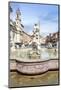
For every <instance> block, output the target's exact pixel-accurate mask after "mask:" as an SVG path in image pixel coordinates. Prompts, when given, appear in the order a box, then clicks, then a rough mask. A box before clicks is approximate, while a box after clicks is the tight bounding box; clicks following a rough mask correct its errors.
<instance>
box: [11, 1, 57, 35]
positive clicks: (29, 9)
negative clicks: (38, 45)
mask: <svg viewBox="0 0 61 90" xmlns="http://www.w3.org/2000/svg"><path fill="white" fill-rule="evenodd" d="M10 6H11V8H12V10H13V12H12V13H11V15H10V17H11V19H12V20H13V21H15V18H16V10H17V9H18V8H19V9H20V12H21V20H22V21H21V22H22V24H23V25H24V31H25V32H27V33H29V34H31V33H32V31H33V27H34V24H35V23H38V22H40V33H41V34H49V33H54V32H57V31H58V5H46V4H29V3H14V2H11V3H10Z"/></svg>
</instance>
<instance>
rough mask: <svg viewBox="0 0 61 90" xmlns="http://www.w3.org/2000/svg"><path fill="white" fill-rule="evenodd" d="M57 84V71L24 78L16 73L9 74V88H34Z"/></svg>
mask: <svg viewBox="0 0 61 90" xmlns="http://www.w3.org/2000/svg"><path fill="white" fill-rule="evenodd" d="M51 84H53V85H54V84H58V71H49V72H47V73H45V74H42V75H36V76H26V75H21V74H19V73H17V72H10V86H11V87H20V86H36V85H51Z"/></svg>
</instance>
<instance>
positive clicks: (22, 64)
mask: <svg viewBox="0 0 61 90" xmlns="http://www.w3.org/2000/svg"><path fill="white" fill-rule="evenodd" d="M19 52H20V51H19ZM22 53H23V49H22V52H20V53H18V52H17V53H16V55H17V54H18V56H14V55H15V54H14V55H13V54H12V55H13V56H14V57H12V56H11V58H10V70H16V71H18V72H20V73H22V74H28V75H33V74H35V75H36V74H42V73H45V72H47V71H49V70H56V69H59V67H58V61H59V59H58V53H55V52H54V50H48V51H47V49H43V50H42V53H41V55H40V56H41V58H36V59H34V56H32V58H33V59H32V58H30V59H29V58H28V57H27V56H28V54H27V53H23V54H22ZM19 54H20V55H19ZM21 55H22V56H21ZM23 57H24V58H23Z"/></svg>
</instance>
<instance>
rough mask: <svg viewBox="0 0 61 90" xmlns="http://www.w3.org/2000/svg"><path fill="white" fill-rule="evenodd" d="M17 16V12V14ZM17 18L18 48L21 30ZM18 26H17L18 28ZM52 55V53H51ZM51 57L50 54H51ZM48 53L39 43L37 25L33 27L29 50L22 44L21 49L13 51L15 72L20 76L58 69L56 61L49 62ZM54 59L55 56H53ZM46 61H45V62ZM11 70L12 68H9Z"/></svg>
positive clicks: (38, 28) (38, 27)
mask: <svg viewBox="0 0 61 90" xmlns="http://www.w3.org/2000/svg"><path fill="white" fill-rule="evenodd" d="M17 14H19V11H18V12H17ZM20 21H21V20H20V19H19V16H18V15H17V18H16V26H17V34H16V42H17V44H18V46H19V44H20V42H21V41H20V40H21V37H20V31H21V32H22V29H21V28H20V24H19V23H21V22H20ZM18 25H19V26H18ZM28 44H29V43H28ZM13 45H14V44H13ZM29 46H30V45H29ZM52 53H53V52H52ZM10 55H12V56H11V59H12V57H13V54H12V53H11V54H10ZM51 55H52V54H51ZM51 55H50V53H49V52H48V50H47V48H41V43H40V26H39V24H35V25H34V30H33V35H32V40H31V48H30V47H28V48H27V47H26V46H25V44H24V43H23V45H22V47H21V48H20V47H18V48H17V49H16V50H15V51H14V56H15V57H14V58H13V59H15V63H16V66H15V70H17V71H18V72H20V73H22V74H31V75H33V74H40V73H44V72H46V71H48V70H49V69H52V68H53V69H56V68H58V62H57V60H56V59H55V60H49V59H51V58H50V56H51ZM55 57H56V55H55ZM46 59H47V60H46ZM11 69H12V67H11Z"/></svg>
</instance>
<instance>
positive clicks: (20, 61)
mask: <svg viewBox="0 0 61 90" xmlns="http://www.w3.org/2000/svg"><path fill="white" fill-rule="evenodd" d="M10 60H13V61H14V60H15V61H16V62H19V63H39V62H40V63H42V62H48V61H51V60H59V58H56V59H48V60H42V61H41V60H40V61H37V60H36V61H25V60H24V61H22V60H18V59H10Z"/></svg>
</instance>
